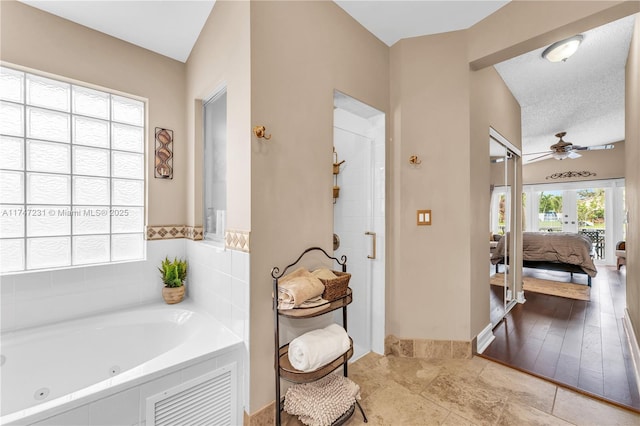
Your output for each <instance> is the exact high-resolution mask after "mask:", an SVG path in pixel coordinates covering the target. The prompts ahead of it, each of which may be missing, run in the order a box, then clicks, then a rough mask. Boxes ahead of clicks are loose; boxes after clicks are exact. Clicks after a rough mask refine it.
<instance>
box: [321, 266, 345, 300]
mask: <svg viewBox="0 0 640 426" xmlns="http://www.w3.org/2000/svg"><path fill="white" fill-rule="evenodd" d="M331 272H333V274H334V275H335V276H336V277H337V278H333V279H330V280H327V279H324V278H319V279H320V281H322V284H324V293H322V298H323V299H324V300H328V301H329V302H331V301H332V300H336V299H340V298H341V297H343V296H345V295H346V294H347V288H348V287H349V279H350V278H351V274H349V273H347V272H338V271H331Z"/></svg>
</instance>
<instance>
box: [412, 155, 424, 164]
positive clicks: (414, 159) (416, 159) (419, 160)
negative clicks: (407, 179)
mask: <svg viewBox="0 0 640 426" xmlns="http://www.w3.org/2000/svg"><path fill="white" fill-rule="evenodd" d="M409 164H413V165H418V164H422V160H421V159H419V158H418V156H417V155H412V156H411V157H409Z"/></svg>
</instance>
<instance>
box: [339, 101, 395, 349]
mask: <svg viewBox="0 0 640 426" xmlns="http://www.w3.org/2000/svg"><path fill="white" fill-rule="evenodd" d="M333 117H334V121H333V125H334V129H333V144H334V175H333V178H334V197H335V196H336V195H337V197H335V198H334V207H333V229H334V255H335V256H336V257H338V258H340V256H342V255H346V256H347V261H348V271H349V272H350V273H351V279H350V281H349V287H351V289H352V290H353V295H354V297H353V302H352V303H351V304H350V305H349V323H348V327H349V335H350V336H351V337H352V339H353V348H354V354H353V359H357V358H359V357H361V356H363V355H365V354H367V353H369V352H371V351H374V352H377V353H379V354H384V330H385V323H384V312H385V259H386V256H385V240H386V239H385V114H384V113H382V112H380V111H378V110H377V109H375V108H373V107H370V106H369V105H366V104H364V103H362V102H360V101H358V100H356V99H354V98H352V97H350V96H348V95H345V94H343V93H341V92H338V91H335V92H334V114H333ZM336 172H337V173H336ZM336 246H337V247H336Z"/></svg>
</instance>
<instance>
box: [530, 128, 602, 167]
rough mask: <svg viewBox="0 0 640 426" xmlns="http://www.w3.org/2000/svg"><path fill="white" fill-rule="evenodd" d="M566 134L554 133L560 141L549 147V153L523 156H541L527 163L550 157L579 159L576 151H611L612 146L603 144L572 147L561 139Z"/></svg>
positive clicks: (531, 153)
mask: <svg viewBox="0 0 640 426" xmlns="http://www.w3.org/2000/svg"><path fill="white" fill-rule="evenodd" d="M566 134H567V132H560V133H556V137H557V138H560V140H559V141H558V142H556V143H554V144H553V145H551V146H550V147H549V151H543V152H530V153H527V154H524V155H537V154H542V155H541V156H539V157H536V158H532V159H530V160H529V161H535V160H539V159H541V158H544V157H547V156H551V157H553V158H555V159H556V160H564V159H565V158H571V159H573V158H579V157H582V155H580V154H578V152H577V151H595V150H599V149H613V144H605V145H595V146H578V145H574V144H572V143H571V142H566V141H564V140H563V139H562V138H563V137H564V136H565V135H566Z"/></svg>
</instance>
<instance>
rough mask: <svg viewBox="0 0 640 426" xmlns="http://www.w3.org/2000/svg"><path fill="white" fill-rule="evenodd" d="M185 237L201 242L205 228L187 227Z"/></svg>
mask: <svg viewBox="0 0 640 426" xmlns="http://www.w3.org/2000/svg"><path fill="white" fill-rule="evenodd" d="M184 236H185V238H189V239H190V240H193V241H200V240H202V239H203V238H204V228H203V227H202V226H185V227H184Z"/></svg>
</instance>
